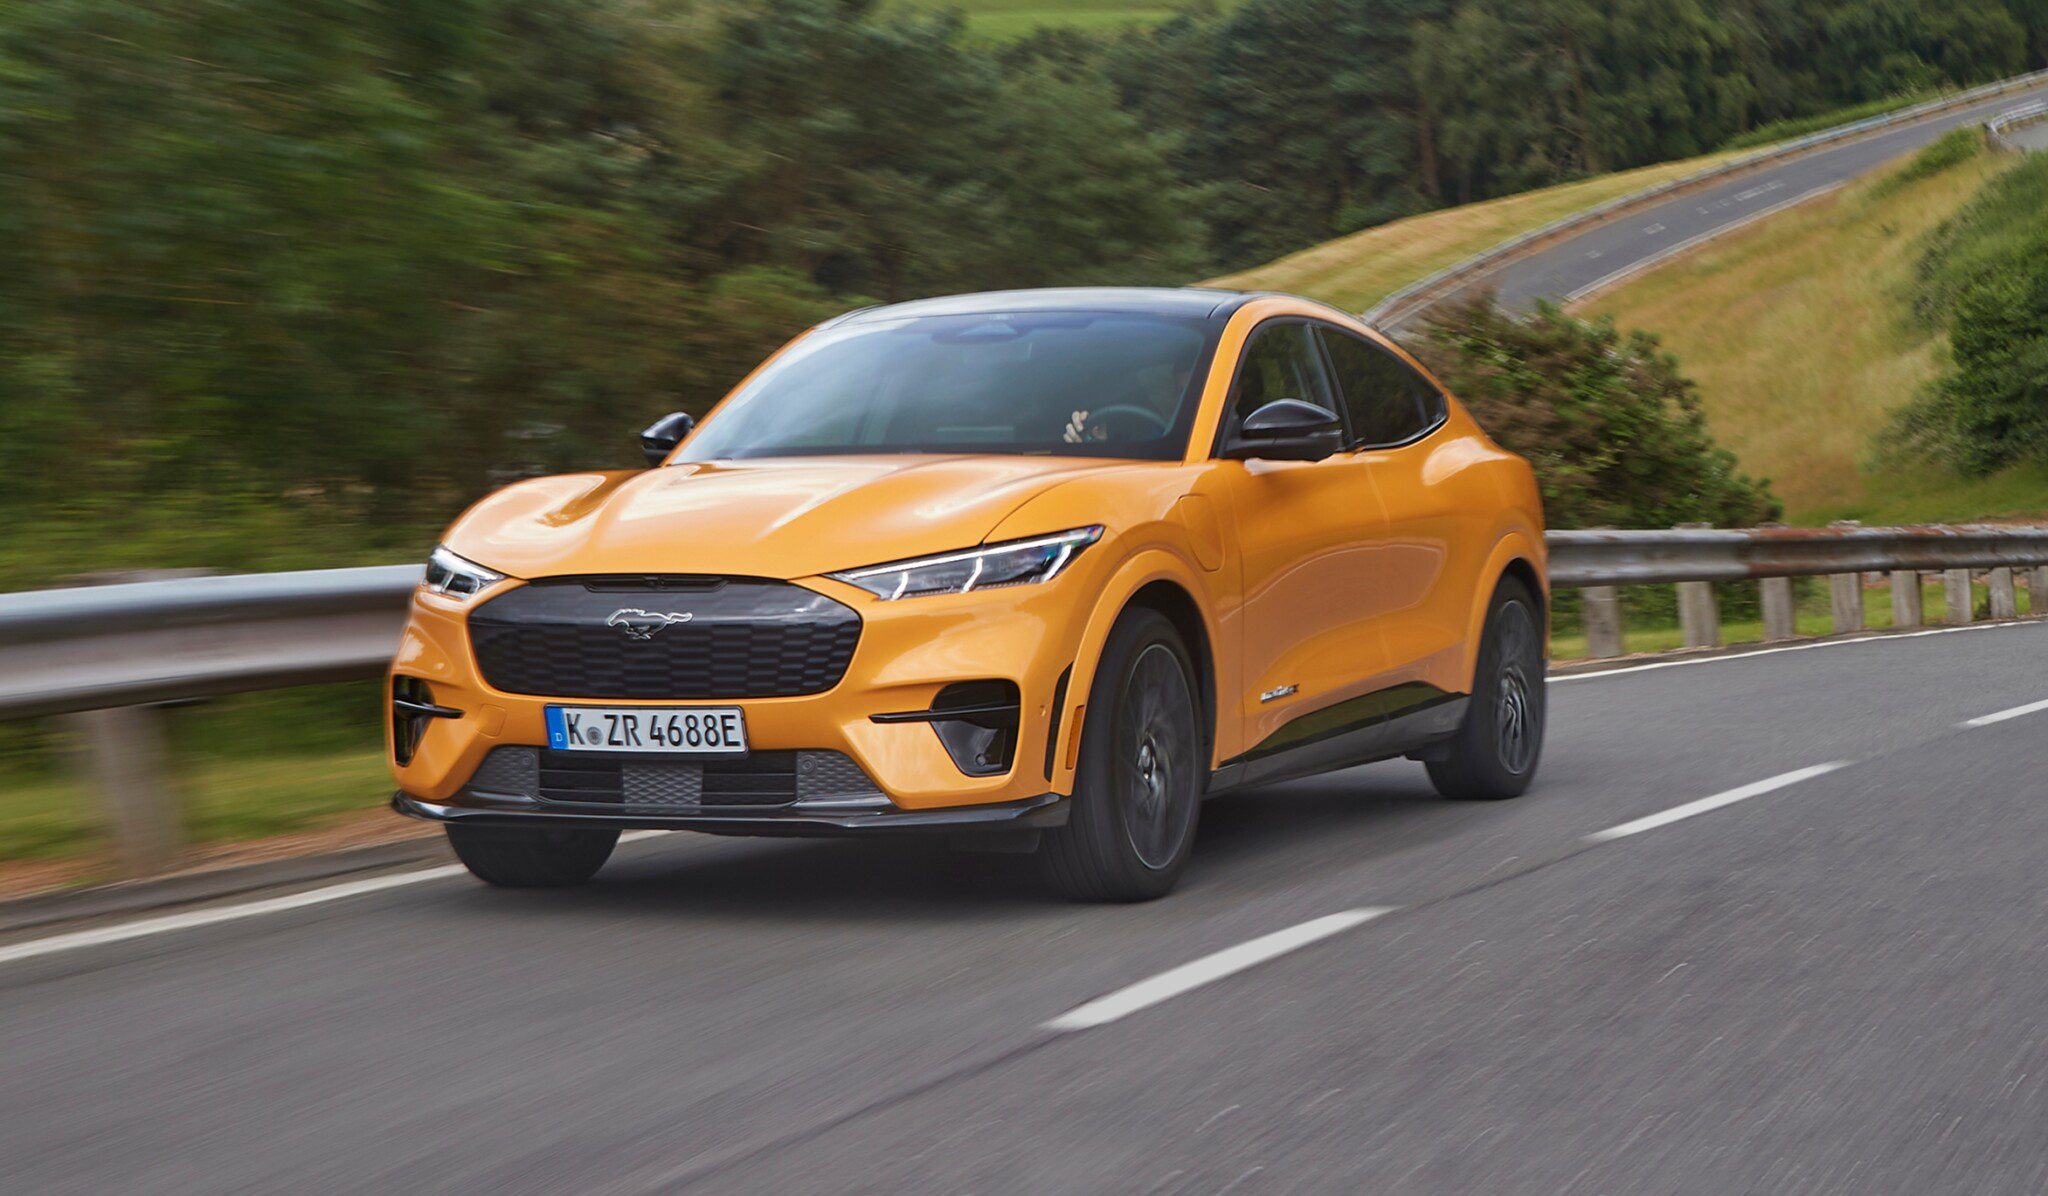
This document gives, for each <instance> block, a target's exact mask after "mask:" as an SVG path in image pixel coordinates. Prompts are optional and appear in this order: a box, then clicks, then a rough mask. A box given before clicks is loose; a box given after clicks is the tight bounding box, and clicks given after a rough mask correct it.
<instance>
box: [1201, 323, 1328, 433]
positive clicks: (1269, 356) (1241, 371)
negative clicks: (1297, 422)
mask: <svg viewBox="0 0 2048 1196" xmlns="http://www.w3.org/2000/svg"><path fill="white" fill-rule="evenodd" d="M1281 399H1300V400H1301V401H1302V402H1304V403H1314V404H1315V405H1316V406H1318V407H1321V408H1322V409H1323V410H1325V411H1328V412H1329V413H1331V414H1332V415H1335V414H1337V413H1338V411H1337V404H1336V401H1335V399H1334V398H1333V397H1332V396H1331V394H1330V384H1329V380H1328V379H1327V378H1325V377H1324V375H1323V362H1322V357H1321V355H1320V354H1318V353H1317V351H1316V343H1315V334H1314V333H1313V332H1312V331H1311V330H1310V328H1309V326H1308V325H1307V324H1302V323H1294V322H1283V323H1274V324H1262V325H1260V326H1259V328H1258V330H1257V331H1255V332H1253V333H1252V339H1251V341H1250V343H1248V344H1246V345H1245V347H1244V356H1243V357H1242V358H1241V359H1240V361H1239V364H1238V369H1237V390H1236V393H1235V394H1234V395H1233V396H1232V399H1231V405H1230V419H1229V420H1228V421H1226V423H1225V424H1224V427H1225V428H1226V429H1234V428H1236V427H1237V426H1238V425H1239V424H1241V423H1243V422H1244V418H1245V417H1246V416H1248V415H1250V414H1251V413H1252V412H1254V411H1257V410H1258V409H1259V408H1261V407H1264V406H1265V405H1266V404H1268V403H1273V402H1278V401H1279V400H1281Z"/></svg>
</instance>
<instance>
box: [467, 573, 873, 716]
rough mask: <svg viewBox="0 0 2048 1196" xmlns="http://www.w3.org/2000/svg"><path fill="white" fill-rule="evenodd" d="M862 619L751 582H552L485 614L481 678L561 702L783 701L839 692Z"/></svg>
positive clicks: (478, 633)
mask: <svg viewBox="0 0 2048 1196" xmlns="http://www.w3.org/2000/svg"><path fill="white" fill-rule="evenodd" d="M860 626H861V625H860V616H859V615H858V614H856V613H854V611H853V608H851V607H849V606H846V605H844V604H843V603H840V602H836V601H834V600H832V599H831V598H828V597H826V596H825V595H823V594H820V593H818V592H817V591H815V590H807V589H804V588H803V587H802V586H796V585H791V584H789V583H788V582H782V581H767V580H762V579H759V578H747V577H722V578H721V577H712V578H700V577H669V578H662V577H651V578H632V577H628V578H621V577H618V576H605V577H588V578H582V577H561V578H546V579H543V580H540V581H535V582H531V583H529V584H527V585H524V586H520V587H519V588H517V589H514V590H512V591H510V592H508V593H506V594H504V595H502V596H500V597H497V598H493V599H492V600H490V601H489V602H486V603H484V604H483V605H482V606H479V607H478V608H477V609H476V610H475V611H474V612H472V613H471V614H470V616H469V636H470V641H471V643H472V644H473V645H474V647H475V651H476V659H477V666H478V667H479V668H480V669H481V670H482V671H483V675H484V680H486V681H488V682H489V683H490V684H491V685H492V686H493V687H495V688H497V689H500V690H503V691H504V692H506V693H518V694H536V695H543V696H548V697H563V698H678V699H707V698H779V697H791V696H795V695H798V694H814V693H823V692H824V691H825V690H828V689H831V688H832V687H833V686H834V685H837V684H839V679H840V678H841V677H842V676H844V675H845V673H846V666H847V664H848V663H849V662H850V661H851V660H852V659H853V650H854V647H855V646H856V645H857V644H859V642H860Z"/></svg>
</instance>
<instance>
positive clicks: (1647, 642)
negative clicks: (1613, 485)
mask: <svg viewBox="0 0 2048 1196" xmlns="http://www.w3.org/2000/svg"><path fill="white" fill-rule="evenodd" d="M1972 591H1973V594H1974V603H1973V605H1974V608H1975V610H1976V613H1977V617H1978V618H1980V619H1981V618H1986V617H1988V615H1989V611H1990V603H1991V592H1990V589H1989V587H1987V586H1986V585H1985V584H1984V583H1983V582H1981V581H1980V582H1977V583H1975V584H1974V585H1973V586H1972ZM1631 592H1632V591H1630V590H1623V591H1622V604H1623V618H1622V622H1623V625H1624V627H1623V641H1624V642H1625V643H1626V644H1627V646H1628V650H1629V651H1630V652H1668V651H1670V650H1672V649H1674V648H1681V647H1684V646H1685V637H1684V635H1683V633H1682V632H1681V631H1680V630H1679V627H1678V625H1677V624H1676V623H1673V622H1671V621H1669V620H1668V619H1656V618H1653V619H1636V618H1631V617H1630V612H1629V610H1628V601H1629V595H1630V594H1631ZM2016 593H2017V596H2018V606H2019V613H2020V614H2022V615H2026V614H2031V613H2032V611H2033V609H2034V608H2033V605H2032V601H2033V599H2032V596H2031V594H2030V592H2029V590H2028V589H2027V586H2026V584H2025V583H2024V582H2021V583H2019V584H2018V585H2017V587H2016ZM1946 594H1947V591H1946V590H1945V589H1943V587H1942V583H1941V581H1940V580H1939V579H1932V580H1930V578H1929V576H1927V575H1923V576H1922V577H1921V581H1920V613H1921V618H1922V622H1924V623H1926V624H1930V625H1934V624H1940V623H1944V622H1946V621H1947V611H1948V599H1947V597H1946ZM1795 621H1796V622H1797V624H1798V627H1799V634H1800V635H1802V636H1815V635H1832V634H1834V630H1835V625H1834V616H1833V613H1832V611H1831V610H1830V607H1829V597H1828V586H1827V583H1826V580H1825V579H1822V578H1817V579H1815V582H1814V584H1812V585H1809V586H1807V587H1806V588H1805V592H1804V593H1802V594H1801V595H1800V597H1799V601H1798V608H1797V612H1796V620H1795ZM1863 623H1864V626H1865V627H1866V628H1868V629H1872V630H1881V629H1883V628H1886V627H1890V626H1891V625H1892V589H1891V585H1890V583H1889V582H1887V583H1885V584H1882V585H1879V586H1877V587H1875V588H1870V589H1866V590H1864V591H1863ZM1763 638H1764V626H1763V622H1762V620H1760V619H1736V620H1727V619H1724V620H1723V621H1722V623H1721V642H1722V643H1724V644H1748V643H1760V642H1762V640H1763ZM1550 655H1551V658H1552V659H1553V660H1576V659H1580V658H1582V657H1584V656H1585V655H1586V635H1585V632H1584V631H1583V630H1580V629H1578V628H1575V627H1573V628H1560V629H1559V630H1557V631H1556V632H1554V633H1553V634H1552V636H1551V640H1550Z"/></svg>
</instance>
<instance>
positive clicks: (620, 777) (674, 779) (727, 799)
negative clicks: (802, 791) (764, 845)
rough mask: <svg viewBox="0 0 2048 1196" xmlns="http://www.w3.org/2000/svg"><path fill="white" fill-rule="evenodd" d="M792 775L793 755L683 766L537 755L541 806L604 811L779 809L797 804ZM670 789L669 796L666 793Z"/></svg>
mask: <svg viewBox="0 0 2048 1196" xmlns="http://www.w3.org/2000/svg"><path fill="white" fill-rule="evenodd" d="M796 771H797V753H795V752H755V753H753V754H752V755H749V756H745V757H742V758H739V759H735V760H703V761H691V762H688V763H684V762H680V761H670V760H661V759H651V760H650V759H646V758H635V757H631V756H614V755H605V754H601V753H592V752H553V751H543V752H541V753H540V795H541V797H542V798H544V799H545V800H547V801H556V802H582V803H597V804H604V805H649V806H656V805H697V804H702V805H706V806H784V805H788V804H789V803H790V802H793V801H795V800H796V798H797V783H796ZM692 781H694V784H692V783H690V782H692ZM664 782H666V784H664ZM671 787H673V788H674V790H675V792H673V793H670V792H667V790H668V789H670V788H671ZM690 789H695V794H694V797H693V796H691V795H690V794H689V792H688V790H690Z"/></svg>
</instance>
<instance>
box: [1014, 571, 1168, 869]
mask: <svg viewBox="0 0 2048 1196" xmlns="http://www.w3.org/2000/svg"><path fill="white" fill-rule="evenodd" d="M1198 692H1199V691H1198V690H1197V688H1196V682H1195V670H1194V665H1193V664H1192V663H1191V662H1190V661H1189V659H1188V652H1187V647H1186V646H1185V645H1184V644H1182V643H1181V639H1180V634H1179V633H1178V632H1177V631H1175V630H1174V627H1173V624H1172V623H1171V622H1169V621H1167V619H1166V617H1165V616H1163V615H1161V614H1159V613H1158V612H1156V611H1150V610H1134V611H1130V612H1127V613H1126V614H1125V615H1124V616H1123V617H1122V618H1120V619H1118V620H1117V623H1116V626H1115V627H1113V628H1111V629H1110V633H1109V641H1108V642H1107V643H1106V644H1104V645H1103V651H1102V662H1101V664H1100V665H1099V666H1098V667H1097V668H1096V671H1095V681H1094V683H1093V684H1092V685H1091V686H1090V687H1089V691H1088V710H1087V714H1086V716H1085V718H1084V719H1083V722H1082V726H1081V759H1080V767H1079V769H1078V770H1077V771H1076V773H1075V775H1074V798H1073V803H1072V810H1071V813H1070V814H1069V816H1068V819H1067V824H1066V825H1065V826H1063V827H1059V828H1057V829H1055V830H1052V831H1048V832H1046V835H1045V839H1044V841H1043V844H1042V845H1041V847H1040V849H1039V850H1040V858H1041V860H1042V861H1043V864H1044V868H1045V874H1046V878H1047V879H1048V880H1049V881H1050V882H1051V883H1052V886H1053V887H1054V888H1056V889H1058V890H1059V891H1060V892H1062V893H1064V894H1066V895H1067V896H1069V897H1072V898H1074V899H1075V900H1077V901H1149V900H1151V899H1152V898H1154V897H1160V896H1163V895H1165V893H1166V892H1167V891H1168V890H1170V889H1172V888H1173V885H1174V882H1175V881H1177V880H1179V879H1180V874H1181V871H1182V869H1184V868H1185V867H1186V866H1187V860H1188V854H1189V852H1190V850H1191V849H1192V847H1193V844H1194V841H1195V821H1196V814H1197V812H1198V810H1199V808H1200V805H1201V800H1202V789H1203V786H1204V785H1205V784H1206V782H1207V778H1208V770H1209V760H1208V746H1207V745H1208V738H1207V736H1205V735H1204V734H1203V733H1202V724H1201V702H1200V700H1199V699H1198V698H1197V696H1196V695H1197V693H1198Z"/></svg>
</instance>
